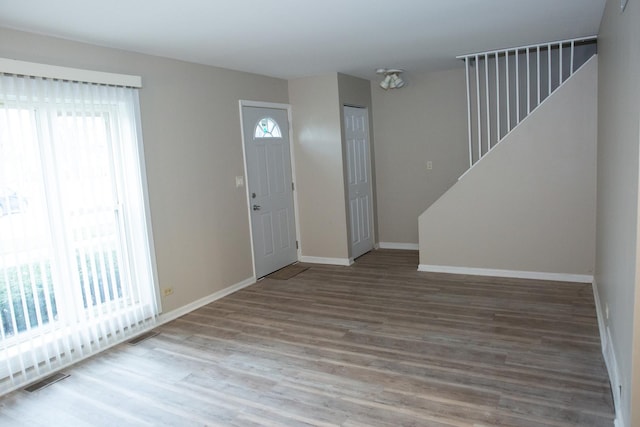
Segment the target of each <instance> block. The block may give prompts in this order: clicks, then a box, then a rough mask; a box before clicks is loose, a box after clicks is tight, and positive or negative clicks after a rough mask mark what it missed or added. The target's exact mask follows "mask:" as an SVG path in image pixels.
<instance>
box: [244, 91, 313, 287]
mask: <svg viewBox="0 0 640 427" xmlns="http://www.w3.org/2000/svg"><path fill="white" fill-rule="evenodd" d="M242 107H258V108H274V109H278V110H286V111H287V121H288V122H289V124H288V129H287V132H289V156H290V159H289V160H290V161H291V179H292V182H293V183H294V185H293V220H294V222H295V224H296V242H298V247H297V248H296V255H297V259H298V261H300V256H301V254H302V243H301V242H300V221H298V217H299V215H298V185H297V182H296V162H295V155H294V151H295V150H294V141H293V127H292V114H291V105H290V104H281V103H277V102H263V101H250V100H245V99H241V100H239V101H238V108H239V111H240V136H241V138H240V143H241V144H242V163H243V166H244V190H245V197H246V201H247V219H248V221H249V243H250V244H251V266H252V268H253V276H252V278H253V280H256V252H255V248H254V246H253V224H252V221H251V197H250V195H249V180H248V177H249V174H248V170H249V168H248V164H247V152H246V148H245V143H244V137H245V135H244V117H243V114H242Z"/></svg>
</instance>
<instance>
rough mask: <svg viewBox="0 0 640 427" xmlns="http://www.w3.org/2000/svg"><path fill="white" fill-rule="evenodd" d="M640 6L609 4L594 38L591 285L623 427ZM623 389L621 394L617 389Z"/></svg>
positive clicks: (639, 312) (639, 322) (634, 346)
mask: <svg viewBox="0 0 640 427" xmlns="http://www.w3.org/2000/svg"><path fill="white" fill-rule="evenodd" d="M639 42H640V3H638V1H635V0H629V2H628V4H627V9H626V11H625V12H624V13H620V2H619V1H618V0H608V1H607V4H606V7H605V11H604V15H603V18H602V23H601V27H600V34H599V39H598V51H599V55H598V56H599V57H600V58H599V62H600V75H599V81H598V85H599V87H598V223H597V255H596V283H597V287H598V293H599V295H600V302H601V307H600V311H601V312H602V313H604V312H605V307H606V306H608V307H609V319H608V321H607V322H606V326H607V332H608V333H610V338H611V341H610V344H611V350H612V354H611V355H610V356H609V359H608V361H607V362H608V366H609V368H610V372H611V368H612V367H613V366H614V365H615V366H617V371H618V377H617V378H615V377H614V378H611V380H612V383H613V388H614V390H613V391H614V396H615V398H616V400H618V401H619V402H620V403H621V405H620V408H619V413H620V415H621V416H622V418H623V420H624V421H625V422H626V425H627V426H638V425H640V397H639V395H640V372H639V371H640V348H638V347H639V346H640V337H639V334H640V302H639V301H638V300H639V298H640V295H639V294H640V292H639V286H638V275H639V272H638V261H637V259H638V255H639V253H638V244H640V239H639V238H638V231H639V227H638V214H639V210H638V202H639V200H638V199H639V198H638V189H639V186H638V175H639V172H640V166H639V156H640V149H639V144H640V79H639V76H640V47H639ZM619 387H622V393H621V394H620V392H619V390H620V388H619Z"/></svg>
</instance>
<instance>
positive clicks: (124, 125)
mask: <svg viewBox="0 0 640 427" xmlns="http://www.w3.org/2000/svg"><path fill="white" fill-rule="evenodd" d="M140 144H141V139H140V136H139V126H138V117H137V90H136V89H131V88H124V87H117V86H108V85H99V84H90V83H78V82H69V81H62V80H52V79H46V78H40V77H24V76H16V75H4V74H0V392H4V391H8V390H11V389H13V388H16V387H18V386H20V385H22V384H24V383H26V382H29V381H31V380H33V379H35V378H36V377H39V376H42V375H45V374H47V373H48V372H50V371H52V370H54V369H58V368H60V367H62V366H64V365H67V364H69V363H72V362H73V361H75V360H78V359H81V358H83V357H86V356H88V355H90V354H92V353H95V352H96V351H99V350H101V349H103V348H105V347H108V346H111V345H113V344H114V343H116V342H119V341H122V340H124V339H125V338H127V337H128V336H130V335H132V334H134V333H138V331H140V330H141V329H142V328H148V327H149V326H150V325H151V324H153V322H154V321H155V317H156V316H157V313H158V308H157V303H156V300H155V295H156V291H155V285H154V280H153V277H154V275H153V270H152V264H151V250H150V245H149V238H148V234H147V219H146V216H145V212H146V210H145V204H144V192H143V184H142V183H143V180H142V179H143V176H142V169H141V161H140V160H141V159H140V157H139V156H140V153H141V145H140Z"/></svg>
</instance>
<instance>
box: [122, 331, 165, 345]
mask: <svg viewBox="0 0 640 427" xmlns="http://www.w3.org/2000/svg"><path fill="white" fill-rule="evenodd" d="M159 333H160V332H155V331H149V332H145V333H144V334H142V335H138V336H137V337H135V338H134V339H132V340H130V341H128V343H129V344H131V345H136V344H140V343H141V342H142V341H144V340H147V339H149V338H151V337H155V336H156V335H158V334H159Z"/></svg>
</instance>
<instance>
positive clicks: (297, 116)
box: [289, 73, 349, 261]
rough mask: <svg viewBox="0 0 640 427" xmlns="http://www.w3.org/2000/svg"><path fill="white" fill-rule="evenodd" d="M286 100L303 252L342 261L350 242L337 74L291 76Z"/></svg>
mask: <svg viewBox="0 0 640 427" xmlns="http://www.w3.org/2000/svg"><path fill="white" fill-rule="evenodd" d="M289 99H290V102H291V109H292V116H293V123H292V125H293V141H294V152H295V162H296V165H295V169H296V176H295V177H294V179H295V181H296V185H297V187H296V188H297V194H298V211H299V213H300V216H299V218H298V220H299V222H300V248H301V251H302V256H303V257H314V258H325V259H326V258H331V259H334V260H343V261H346V260H348V258H349V244H348V243H349V242H348V236H347V220H346V218H347V212H346V206H345V191H344V173H343V162H342V132H341V128H340V123H341V118H340V108H339V95H338V75H337V73H334V74H329V75H325V76H318V77H307V78H300V79H293V80H290V81H289ZM303 260H304V258H303Z"/></svg>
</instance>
